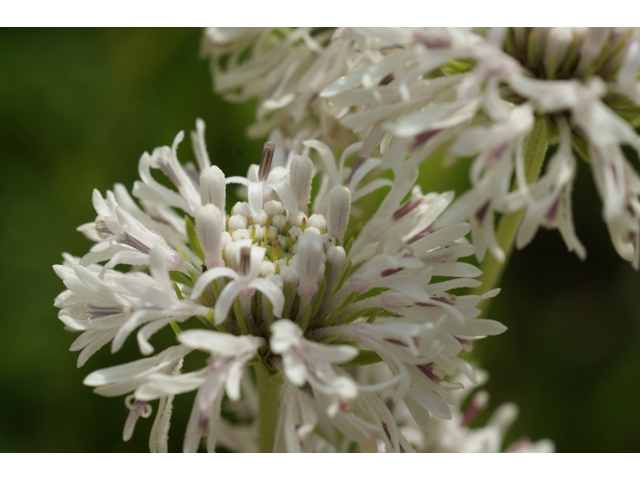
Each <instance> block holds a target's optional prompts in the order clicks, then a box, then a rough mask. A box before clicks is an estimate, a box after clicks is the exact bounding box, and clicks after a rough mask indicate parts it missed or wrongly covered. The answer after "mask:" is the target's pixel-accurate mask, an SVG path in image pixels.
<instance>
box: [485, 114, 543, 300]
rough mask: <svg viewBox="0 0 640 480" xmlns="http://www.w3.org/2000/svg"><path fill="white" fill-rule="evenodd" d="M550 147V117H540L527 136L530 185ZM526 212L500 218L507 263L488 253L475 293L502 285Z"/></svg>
mask: <svg viewBox="0 0 640 480" xmlns="http://www.w3.org/2000/svg"><path fill="white" fill-rule="evenodd" d="M548 146H549V142H548V134H547V119H546V118H545V117H537V118H536V120H535V123H534V125H533V129H532V130H531V132H530V133H529V135H528V136H527V139H526V141H525V144H524V168H525V179H526V181H527V184H528V185H531V184H532V183H534V182H535V181H536V180H537V179H538V177H539V176H540V172H541V171H542V164H543V163H544V159H545V155H546V153H547V147H548ZM524 213H525V209H521V210H518V211H517V212H512V213H507V214H504V215H502V216H501V217H500V220H499V221H498V228H497V230H496V240H497V241H498V245H500V248H502V250H503V251H504V255H505V260H504V262H500V261H498V260H496V258H495V257H494V256H493V255H487V256H486V257H485V259H484V261H483V262H482V265H481V266H480V269H481V270H482V271H483V272H484V273H483V274H482V276H480V277H479V278H478V280H480V281H481V282H482V285H480V286H479V287H476V288H475V289H474V290H473V291H472V294H473V295H483V294H484V293H486V292H488V291H489V290H492V289H494V288H496V286H498V285H499V283H500V278H501V277H502V273H503V272H504V269H505V268H506V266H507V263H508V262H509V257H510V255H511V252H512V251H513V245H514V243H515V239H516V233H517V232H518V228H519V227H520V223H521V222H522V217H523V216H524ZM488 306H489V305H488V303H485V308H484V309H485V311H486V309H487V308H488Z"/></svg>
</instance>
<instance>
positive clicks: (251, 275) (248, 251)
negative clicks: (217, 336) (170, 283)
mask: <svg viewBox="0 0 640 480" xmlns="http://www.w3.org/2000/svg"><path fill="white" fill-rule="evenodd" d="M237 243H238V244H239V245H238V250H237V254H238V272H237V273H236V272H235V271H234V270H232V269H230V268H228V267H216V268H212V269H211V270H207V271H206V272H205V273H203V274H202V276H201V277H200V278H199V279H198V281H197V283H196V284H195V286H194V288H193V293H192V294H191V298H194V299H195V298H198V297H199V296H200V295H201V294H202V292H203V290H204V289H205V287H206V286H207V285H208V284H209V283H211V281H212V280H215V279H217V278H220V277H231V278H233V280H232V281H231V282H229V283H228V284H227V285H226V286H225V287H224V289H223V290H222V292H221V293H220V297H218V298H217V299H216V306H215V309H214V311H213V318H214V320H215V322H216V324H220V323H222V322H224V321H225V319H226V318H227V314H228V313H229V310H230V309H231V305H233V302H234V301H235V299H236V298H237V297H238V296H240V297H245V298H246V297H251V296H252V295H253V294H254V293H255V291H256V290H259V291H260V292H262V293H263V294H264V295H265V296H266V297H267V298H268V299H269V301H270V302H271V304H272V305H273V311H274V314H275V315H277V316H280V315H282V308H283V307H284V295H283V293H282V290H280V289H278V288H277V287H276V286H275V285H274V284H273V283H272V282H270V281H269V280H266V279H264V278H258V275H259V274H260V266H261V265H262V259H263V258H264V253H265V249H264V248H261V247H255V246H253V245H251V242H250V241H242V240H241V241H239V242H237Z"/></svg>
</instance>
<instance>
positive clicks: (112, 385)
mask: <svg viewBox="0 0 640 480" xmlns="http://www.w3.org/2000/svg"><path fill="white" fill-rule="evenodd" d="M190 351H191V349H190V348H188V347H185V346H182V345H180V346H176V347H169V348H168V349H166V350H165V351H163V352H161V353H160V354H158V355H156V356H154V357H150V358H144V359H142V360H137V361H135V362H131V363H127V364H124V365H118V366H117V367H111V368H105V369H102V370H96V371H95V372H93V373H92V374H90V375H89V376H87V377H86V378H85V379H84V384H85V385H89V386H91V387H97V388H95V389H94V392H95V393H97V394H99V395H104V396H106V397H116V396H120V395H124V394H125V393H129V392H133V391H134V390H137V389H138V388H139V387H140V386H142V385H144V383H145V382H147V381H148V380H149V377H150V376H151V375H153V374H156V373H163V374H167V375H177V374H178V372H179V371H180V369H181V368H182V362H183V359H184V357H185V356H186V355H187V354H188V353H189V352H190ZM173 398H174V396H173V395H165V396H162V397H160V404H159V406H158V413H157V414H156V420H155V421H154V423H153V427H152V430H151V436H150V439H149V447H150V449H151V451H152V452H154V451H155V452H167V450H168V446H167V441H168V437H169V424H170V420H171V410H172V407H173ZM125 403H126V405H127V408H129V410H130V412H129V416H128V417H127V421H126V423H125V427H124V432H123V438H124V441H125V442H126V441H128V440H129V439H130V438H131V436H132V435H133V430H134V428H135V425H136V422H137V420H138V418H139V417H144V418H146V417H148V416H150V415H151V406H150V405H149V402H148V401H145V400H139V399H137V398H136V395H135V393H134V394H133V395H129V396H128V397H127V398H126V400H125Z"/></svg>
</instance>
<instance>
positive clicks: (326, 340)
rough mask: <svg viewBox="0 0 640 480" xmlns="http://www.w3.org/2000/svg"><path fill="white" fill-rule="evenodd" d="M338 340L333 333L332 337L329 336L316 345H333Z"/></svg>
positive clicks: (336, 335)
mask: <svg viewBox="0 0 640 480" xmlns="http://www.w3.org/2000/svg"><path fill="white" fill-rule="evenodd" d="M337 339H338V334H337V333H334V334H333V335H329V336H328V337H325V338H323V339H322V340H320V341H319V342H318V343H333V342H335V341H336V340H337Z"/></svg>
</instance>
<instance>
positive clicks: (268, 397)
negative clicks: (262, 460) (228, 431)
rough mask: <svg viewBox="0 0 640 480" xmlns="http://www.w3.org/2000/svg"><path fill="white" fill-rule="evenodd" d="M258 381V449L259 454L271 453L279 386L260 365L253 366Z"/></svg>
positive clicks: (276, 417) (274, 434)
mask: <svg viewBox="0 0 640 480" xmlns="http://www.w3.org/2000/svg"><path fill="white" fill-rule="evenodd" d="M254 368H255V371H256V379H257V380H258V402H259V407H258V447H259V452H260V453H272V452H273V445H274V443H275V439H276V427H277V425H278V405H279V403H280V385H279V384H278V383H276V382H274V381H273V380H270V379H269V372H268V371H267V369H266V368H265V367H264V365H262V364H256V365H254Z"/></svg>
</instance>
